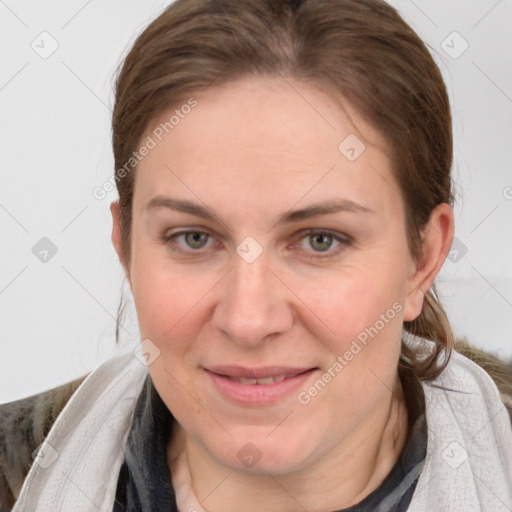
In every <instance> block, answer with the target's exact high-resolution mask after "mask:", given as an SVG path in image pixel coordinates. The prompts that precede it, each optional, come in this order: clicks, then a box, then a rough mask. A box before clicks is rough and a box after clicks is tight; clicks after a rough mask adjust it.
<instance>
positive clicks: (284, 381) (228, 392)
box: [205, 366, 318, 405]
mask: <svg viewBox="0 0 512 512" xmlns="http://www.w3.org/2000/svg"><path fill="white" fill-rule="evenodd" d="M317 369H318V368H311V367H309V368H308V367H285V366H266V367H259V368H248V367H243V366H213V367H210V368H208V369H207V368H205V371H206V373H207V374H208V375H209V377H210V379H211V380H212V381H213V384H214V386H215V389H216V390H217V391H218V392H220V394H221V395H222V396H224V397H225V398H227V399H228V400H229V401H234V402H237V403H240V404H244V405H269V404H271V403H275V402H278V401H281V400H283V399H285V398H286V397H287V396H288V395H291V394H292V393H293V392H294V391H296V390H297V388H298V387H300V386H301V385H303V384H304V383H305V382H306V381H307V380H308V379H309V378H310V377H311V375H312V374H313V373H315V370H317Z"/></svg>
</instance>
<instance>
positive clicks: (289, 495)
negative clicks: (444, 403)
mask: <svg viewBox="0 0 512 512" xmlns="http://www.w3.org/2000/svg"><path fill="white" fill-rule="evenodd" d="M363 423H364V424H361V425H359V427H358V428H357V429H356V431H354V432H353V434H351V435H350V436H349V437H347V438H346V439H345V440H344V442H343V443H341V444H340V445H339V446H337V447H336V449H335V450H332V451H330V452H329V453H328V454H327V455H326V456H324V457H323V458H321V459H320V460H319V461H317V462H316V463H315V464H314V465H312V466H309V467H307V468H306V469H302V470H300V471H296V472H294V473H287V474H280V475H271V474H269V473H265V474H249V473H244V472H239V471H236V470H233V469H232V468H230V467H227V466H225V465H223V464H222V463H220V462H219V461H217V460H215V459H214V458H213V457H211V455H210V454H209V453H208V452H207V451H205V450H204V448H203V447H202V445H200V444H199V443H198V442H197V441H196V440H195V439H194V438H193V437H192V436H189V435H188V434H187V433H186V432H185V431H184V430H183V429H182V427H180V426H179V424H178V423H176V425H175V431H174V432H173V435H172V437H171V442H170V443H169V446H168V454H167V457H168V461H169V462H168V464H169V468H170V469H171V468H172V466H173V463H174V462H175V461H176V460H177V458H178V456H180V455H182V456H183V455H184V457H182V460H185V461H186V464H187V465H188V471H189V472H190V478H191V486H192V488H191V492H193V493H194V494H195V496H196V497H197V498H198V499H199V500H201V502H202V504H203V507H204V509H205V510H207V511H208V512H231V511H239V510H245V511H247V512H256V511H258V512H259V511H261V510H275V511H278V512H296V511H297V510H308V511H311V512H325V511H328V510H336V509H340V508H347V507H350V506H353V505H355V504H357V503H359V502H360V501H361V500H363V499H364V498H365V497H366V496H368V495H369V494H370V493H371V492H373V491H374V490H375V489H377V487H378V486H379V485H380V484H381V483H382V481H383V480H384V479H385V478H386V476H387V475H388V474H389V472H390V471H391V469H392V467H393V466H394V464H395V463H396V461H397V459H398V457H399V455H400V453H401V451H402V449H403V447H404V445H405V441H406V438H407V430H408V415H407V408H406V405H405V400H404V394H403V389H402V386H401V383H400V379H399V378H398V377H397V379H396V385H395V389H394V390H393V393H392V394H391V397H389V400H388V402H387V403H385V404H384V405H383V406H382V407H379V409H378V410H376V411H374V413H372V415H371V417H370V416H369V417H368V418H366V420H365V421H364V422H363ZM171 472H172V469H171Z"/></svg>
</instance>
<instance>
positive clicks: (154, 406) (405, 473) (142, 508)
mask: <svg viewBox="0 0 512 512" xmlns="http://www.w3.org/2000/svg"><path fill="white" fill-rule="evenodd" d="M400 377H401V379H402V383H403V384H404V390H405V391H406V404H407V409H408V415H409V432H408V436H407V440H406V443H405V446H404V448H403V450H402V453H401V454H400V456H399V458H398V460H397V462H396V464H395V465H394V467H393V468H392V470H391V472H390V473H389V475H388V476H387V477H386V478H385V479H384V481H383V482H382V483H381V485H380V486H379V487H378V488H377V489H375V491H373V492H372V493H371V494H369V495H368V496H367V497H366V498H364V499H363V500H362V501H361V502H359V503H358V504H357V505H354V506H352V507H349V508H345V509H343V510H340V511H336V512H404V511H406V510H407V508H408V507H409V504H410V502H411V498H412V495H413V493H414V489H415V488H416V484H417V482H418V478H419V475H420V473H421V470H422V468H423V465H424V463H425V456H426V451H427V424H426V419H425V399H424V395H423V389H422V387H421V384H420V383H419V382H418V381H417V379H416V378H415V377H414V375H413V374H412V372H410V370H402V369H401V370H400ZM174 421H176V420H175V419H174V418H173V416H172V415H171V413H170V412H169V410H168V409H167V407H166V405H165V404H164V402H163V401H162V399H161V398H160V396H159V394H158V392H157V391H156V389H155V387H154V385H153V382H152V380H151V378H150V376H149V375H148V377H147V379H146V382H145V384H144V386H143V389H142V391H141V393H140V395H139V397H138V400H137V404H136V407H135V412H134V417H133V422H132V426H131V430H130V432H129V434H128V439H127V442H126V446H125V450H124V452H125V460H124V463H123V465H122V467H121V470H120V473H119V479H118V484H117V492H116V501H115V504H114V508H113V512H178V507H177V505H176V498H175V494H174V489H173V487H172V480H171V475H170V473H169V469H168V466H167V445H168V442H169V436H170V433H171V431H172V425H173V423H174ZM183 512H186V511H183Z"/></svg>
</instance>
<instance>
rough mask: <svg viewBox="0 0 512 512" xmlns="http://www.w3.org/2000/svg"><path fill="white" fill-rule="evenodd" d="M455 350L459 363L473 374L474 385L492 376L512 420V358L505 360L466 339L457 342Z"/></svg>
mask: <svg viewBox="0 0 512 512" xmlns="http://www.w3.org/2000/svg"><path fill="white" fill-rule="evenodd" d="M455 351H456V355H455V359H456V363H457V365H459V366H460V367H463V368H465V369H466V372H468V373H469V374H471V375H472V382H473V383H474V385H477V386H481V385H482V380H487V379H488V378H489V377H490V379H491V380H492V382H493V383H494V385H495V386H496V388H497V389H498V394H499V397H500V399H501V401H502V402H503V404H504V405H505V407H506V408H507V411H508V414H509V416H510V420H511V422H512V360H511V361H503V360H502V359H500V358H499V357H498V356H496V355H494V354H492V353H490V352H487V351H485V350H482V349H479V348H476V347H474V346H473V345H471V344H469V343H468V342H467V340H465V339H461V340H458V341H457V342H456V344H455ZM482 370H483V372H482ZM487 382H488V380H487Z"/></svg>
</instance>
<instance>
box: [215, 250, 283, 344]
mask: <svg viewBox="0 0 512 512" xmlns="http://www.w3.org/2000/svg"><path fill="white" fill-rule="evenodd" d="M220 293H221V296H220V298H219V301H218V303H217V306H216V308H215V312H214V316H213V323H214V326H215V328H216V329H218V330H220V331H222V332H223V334H224V335H225V336H227V337H229V339H230V340H231V341H233V342H234V343H236V344H238V345H243V346H246V347H250V346H257V345H259V344H261V343H262V342H264V341H265V340H267V341H268V340H270V339H273V338H274V337H275V336H276V335H278V334H283V333H286V332H287V331H288V330H289V329H290V328H291V326H292V323H293V313H292V310H291V303H290V298H291V297H290V296H291V295H292V294H291V292H290V291H289V290H288V288H287V287H286V286H285V285H284V284H283V282H282V281H281V280H280V279H279V278H278V277H277V276H276V275H275V272H274V271H273V270H272V269H271V268H269V266H268V261H267V259H266V257H265V252H263V253H262V254H261V255H260V256H259V257H258V258H257V259H256V260H255V261H253V262H252V263H248V262H246V261H244V259H243V258H241V257H239V256H238V255H235V258H234V268H233V269H232V270H231V272H229V274H228V275H227V276H226V278H225V279H224V280H223V285H222V288H221V291H220Z"/></svg>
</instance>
